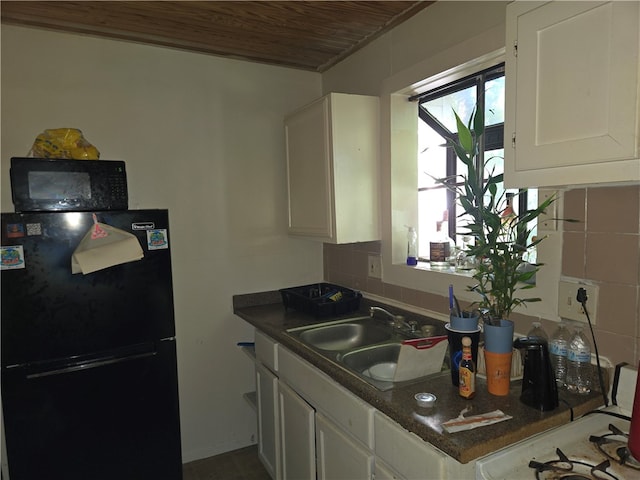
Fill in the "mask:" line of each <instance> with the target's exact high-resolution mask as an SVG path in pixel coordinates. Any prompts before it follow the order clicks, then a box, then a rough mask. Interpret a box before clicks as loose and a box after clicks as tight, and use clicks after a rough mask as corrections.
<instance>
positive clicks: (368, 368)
mask: <svg viewBox="0 0 640 480" xmlns="http://www.w3.org/2000/svg"><path fill="white" fill-rule="evenodd" d="M287 333H288V334H289V335H290V336H292V337H295V338H297V339H298V340H299V341H300V342H302V343H303V344H305V345H307V346H308V347H310V348H312V349H313V350H315V351H316V352H317V353H318V354H320V355H322V356H323V357H324V358H325V359H327V360H329V361H331V362H332V363H334V364H336V365H338V366H340V367H342V368H344V369H345V370H347V371H349V372H350V373H352V374H354V375H356V376H357V377H359V378H360V379H361V380H364V381H365V382H367V383H369V384H370V385H372V386H374V387H376V388H377V389H379V390H383V391H385V390H390V389H392V388H395V387H396V386H399V385H401V384H406V383H408V381H407V380H405V381H402V382H394V381H393V380H394V375H395V370H396V366H397V363H398V357H399V355H400V348H401V344H402V342H403V341H404V340H408V339H411V338H416V337H417V336H418V335H419V334H418V333H414V332H406V331H401V330H399V329H398V328H394V327H392V326H391V325H390V324H389V323H388V322H385V321H383V320H381V319H379V318H371V317H368V316H360V317H352V318H345V319H341V320H334V321H329V322H326V323H321V324H313V325H306V326H304V327H296V328H291V329H289V330H287ZM416 380H419V378H418V377H416V378H415V379H412V380H411V381H416Z"/></svg>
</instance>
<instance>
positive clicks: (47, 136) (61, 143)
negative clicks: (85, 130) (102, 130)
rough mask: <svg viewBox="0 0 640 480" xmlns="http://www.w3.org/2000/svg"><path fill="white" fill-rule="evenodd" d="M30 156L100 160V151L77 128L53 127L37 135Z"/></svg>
mask: <svg viewBox="0 0 640 480" xmlns="http://www.w3.org/2000/svg"><path fill="white" fill-rule="evenodd" d="M29 156H30V157H36V158H72V159H75V160H98V159H99V158H100V152H99V151H98V149H97V148H96V147H94V146H93V145H91V144H90V143H89V142H88V141H87V140H86V139H85V138H84V135H82V132H81V131H80V130H78V129H77V128H51V129H47V130H45V131H44V132H42V133H41V134H40V135H38V136H37V137H36V140H35V142H33V146H32V147H31V151H30V152H29Z"/></svg>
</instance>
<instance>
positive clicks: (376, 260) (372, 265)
mask: <svg viewBox="0 0 640 480" xmlns="http://www.w3.org/2000/svg"><path fill="white" fill-rule="evenodd" d="M368 265H369V267H368V269H367V274H368V275H369V276H370V277H371V278H382V261H381V260H380V255H369V264H368Z"/></svg>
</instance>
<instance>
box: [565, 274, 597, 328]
mask: <svg viewBox="0 0 640 480" xmlns="http://www.w3.org/2000/svg"><path fill="white" fill-rule="evenodd" d="M579 288H584V289H585V290H586V291H587V302H586V306H587V311H588V312H589V318H590V319H591V323H592V324H593V325H595V324H596V311H597V310H598V287H597V286H596V285H585V284H582V283H578V282H572V281H567V280H561V281H560V285H559V286H558V315H559V316H560V317H561V318H567V319H569V320H577V321H579V322H585V323H587V316H586V315H585V313H584V309H583V308H582V304H581V303H580V302H579V301H578V300H577V298H576V297H577V295H578V289H579Z"/></svg>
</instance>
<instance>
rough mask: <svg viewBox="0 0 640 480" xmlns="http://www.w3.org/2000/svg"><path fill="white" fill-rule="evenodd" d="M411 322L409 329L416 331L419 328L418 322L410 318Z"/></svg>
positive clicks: (409, 322)
mask: <svg viewBox="0 0 640 480" xmlns="http://www.w3.org/2000/svg"><path fill="white" fill-rule="evenodd" d="M407 323H408V324H409V330H410V331H411V333H413V332H415V331H416V330H417V329H418V322H417V321H415V320H409V321H408V322H407Z"/></svg>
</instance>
